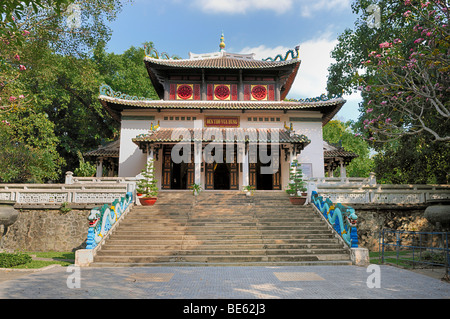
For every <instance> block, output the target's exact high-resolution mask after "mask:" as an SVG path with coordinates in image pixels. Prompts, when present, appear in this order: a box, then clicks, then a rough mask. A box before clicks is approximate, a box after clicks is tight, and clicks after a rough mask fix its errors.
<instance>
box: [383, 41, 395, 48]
mask: <svg viewBox="0 0 450 319" xmlns="http://www.w3.org/2000/svg"><path fill="white" fill-rule="evenodd" d="M391 46H392V43H389V42H387V41H386V42H383V43H380V48H382V49H383V48H390V47H391Z"/></svg>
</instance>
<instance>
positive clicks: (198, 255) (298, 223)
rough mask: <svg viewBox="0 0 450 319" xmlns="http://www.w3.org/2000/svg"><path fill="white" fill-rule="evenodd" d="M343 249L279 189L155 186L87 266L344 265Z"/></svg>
mask: <svg viewBox="0 0 450 319" xmlns="http://www.w3.org/2000/svg"><path fill="white" fill-rule="evenodd" d="M349 262H350V256H349V251H348V248H346V247H344V246H343V244H342V243H341V241H340V240H338V239H337V238H336V237H335V235H334V234H333V233H332V232H331V231H330V228H329V226H328V225H327V224H326V223H325V222H324V221H323V219H322V218H321V217H320V215H319V214H317V213H316V212H314V210H313V208H312V207H311V206H307V205H305V206H295V205H292V204H290V202H289V198H288V197H287V195H286V193H285V192H273V191H271V192H264V191H261V192H255V195H254V196H252V197H247V196H245V195H244V194H243V193H242V192H230V191H224V192H209V191H204V192H202V193H200V195H199V196H197V197H194V196H192V192H190V191H184V192H183V191H181V192H170V191H168V192H165V191H163V192H161V194H160V197H159V198H158V200H157V202H156V204H155V205H153V206H150V207H148V206H135V207H133V209H132V210H131V211H130V213H129V214H128V215H127V216H126V218H125V219H124V220H123V221H122V222H121V224H120V225H119V227H118V228H116V229H115V230H114V232H113V233H112V234H111V236H110V237H109V239H108V240H107V241H106V242H105V244H104V245H103V246H102V247H101V249H100V250H99V251H98V254H97V255H96V256H95V257H94V263H93V265H102V266H111V265H114V266H115V265H131V266H143V265H145V266H155V265H164V266H173V265H183V266H184V265H191V266H192V265H193V266H205V265H206V266H209V265H305V264H349Z"/></svg>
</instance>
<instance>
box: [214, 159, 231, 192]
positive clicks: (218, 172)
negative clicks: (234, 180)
mask: <svg viewBox="0 0 450 319" xmlns="http://www.w3.org/2000/svg"><path fill="white" fill-rule="evenodd" d="M214 189H230V170H229V169H228V165H227V164H226V163H216V164H215V165H214Z"/></svg>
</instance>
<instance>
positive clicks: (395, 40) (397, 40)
mask: <svg viewBox="0 0 450 319" xmlns="http://www.w3.org/2000/svg"><path fill="white" fill-rule="evenodd" d="M394 43H396V44H397V43H402V40H400V39H394Z"/></svg>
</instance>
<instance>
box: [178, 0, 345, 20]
mask: <svg viewBox="0 0 450 319" xmlns="http://www.w3.org/2000/svg"><path fill="white" fill-rule="evenodd" d="M173 1H175V0H173ZM176 1H180V0H176ZM192 4H193V5H194V6H195V7H197V8H199V9H200V10H202V11H204V12H206V13H228V14H245V13H247V12H251V11H258V10H271V11H274V12H276V13H278V14H280V13H285V12H290V11H291V10H292V9H293V8H294V6H297V7H298V9H299V10H300V15H301V16H303V17H311V16H312V15H313V14H314V13H315V12H317V11H329V10H340V9H345V8H349V6H350V0H316V1H311V0H276V1H274V0H194V1H193V3H192Z"/></svg>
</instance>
